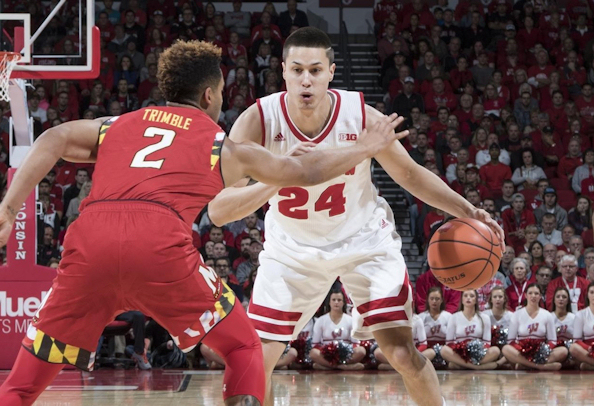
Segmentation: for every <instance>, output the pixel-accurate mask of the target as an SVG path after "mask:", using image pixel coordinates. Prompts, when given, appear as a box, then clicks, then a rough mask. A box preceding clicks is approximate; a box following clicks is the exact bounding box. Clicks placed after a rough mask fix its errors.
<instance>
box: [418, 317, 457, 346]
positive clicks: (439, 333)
mask: <svg viewBox="0 0 594 406" xmlns="http://www.w3.org/2000/svg"><path fill="white" fill-rule="evenodd" d="M419 317H420V318H421V320H422V321H423V325H424V326H425V334H426V336H427V341H428V342H429V345H432V344H436V343H439V344H445V341H446V333H447V330H448V322H449V321H450V319H451V318H452V314H451V313H449V312H446V311H445V310H444V311H442V312H441V313H440V314H439V317H438V318H437V320H434V319H433V317H431V314H430V313H429V311H424V312H423V313H421V314H419Z"/></svg>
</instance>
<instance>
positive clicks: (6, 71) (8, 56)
mask: <svg viewBox="0 0 594 406" xmlns="http://www.w3.org/2000/svg"><path fill="white" fill-rule="evenodd" d="M20 59H21V54H19V53H18V52H0V101H7V102H8V101H10V96H9V94H8V85H9V83H10V74H11V73H12V69H13V68H14V67H15V65H16V64H17V62H18V61H19V60H20Z"/></svg>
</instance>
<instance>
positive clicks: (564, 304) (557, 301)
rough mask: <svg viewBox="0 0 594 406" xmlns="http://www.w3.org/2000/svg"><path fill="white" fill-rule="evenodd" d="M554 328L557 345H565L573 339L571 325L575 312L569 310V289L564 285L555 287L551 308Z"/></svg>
mask: <svg viewBox="0 0 594 406" xmlns="http://www.w3.org/2000/svg"><path fill="white" fill-rule="evenodd" d="M552 314H553V319H554V321H555V330H556V331H557V340H558V343H557V346H563V347H567V346H566V343H567V344H570V343H571V342H572V341H573V325H574V321H575V314H574V313H572V312H571V302H570V300H569V291H568V290H567V288H566V287H565V286H559V287H557V288H556V289H555V292H554V298H553V308H552Z"/></svg>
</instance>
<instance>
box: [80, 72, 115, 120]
mask: <svg viewBox="0 0 594 406" xmlns="http://www.w3.org/2000/svg"><path fill="white" fill-rule="evenodd" d="M108 102H109V100H108V99H107V97H105V89H104V88H103V83H102V82H101V81H100V80H95V82H94V84H93V88H92V89H91V92H90V93H89V95H88V96H85V97H84V98H83V99H82V101H81V107H82V110H83V111H84V110H91V111H93V112H94V113H95V114H96V115H97V116H106V115H107V104H108Z"/></svg>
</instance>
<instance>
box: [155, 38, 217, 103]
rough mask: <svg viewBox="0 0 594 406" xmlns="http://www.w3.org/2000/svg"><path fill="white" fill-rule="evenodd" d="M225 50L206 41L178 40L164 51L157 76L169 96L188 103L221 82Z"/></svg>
mask: <svg viewBox="0 0 594 406" xmlns="http://www.w3.org/2000/svg"><path fill="white" fill-rule="evenodd" d="M220 65H221V49H220V48H219V47H217V46H216V45H213V44H211V43H208V42H203V41H195V40H194V41H187V42H185V41H178V42H176V43H175V44H173V45H172V46H170V47H169V48H167V49H166V50H165V51H163V53H162V54H161V57H160V58H159V71H158V73H157V79H158V81H159V89H161V92H163V95H164V96H165V99H166V100H167V101H170V102H174V103H184V104H187V103H188V102H189V101H196V100H198V99H199V98H200V97H201V95H202V93H204V91H205V90H206V89H207V88H209V87H211V88H214V87H216V86H217V85H218V83H219V82H220V80H221V78H222V76H223V74H222V72H221V68H220Z"/></svg>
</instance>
